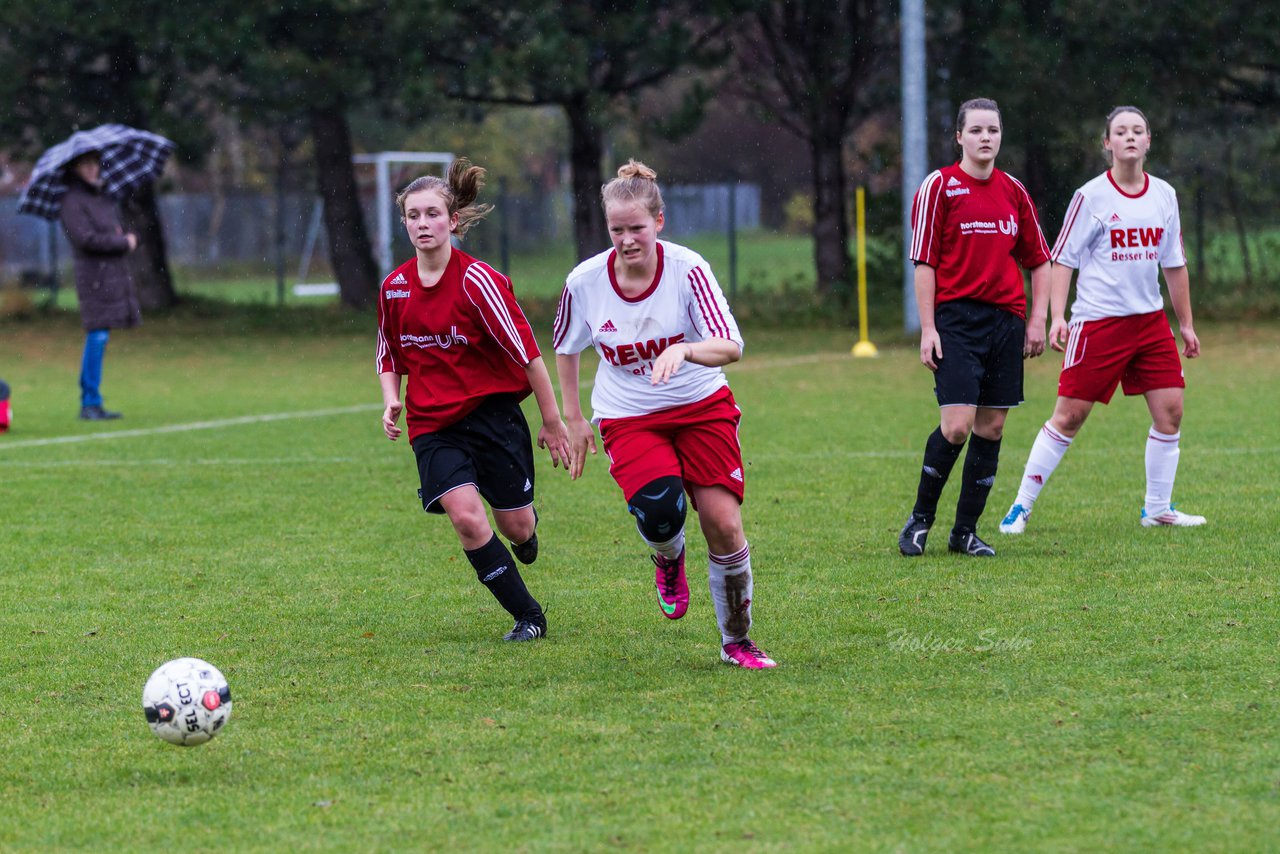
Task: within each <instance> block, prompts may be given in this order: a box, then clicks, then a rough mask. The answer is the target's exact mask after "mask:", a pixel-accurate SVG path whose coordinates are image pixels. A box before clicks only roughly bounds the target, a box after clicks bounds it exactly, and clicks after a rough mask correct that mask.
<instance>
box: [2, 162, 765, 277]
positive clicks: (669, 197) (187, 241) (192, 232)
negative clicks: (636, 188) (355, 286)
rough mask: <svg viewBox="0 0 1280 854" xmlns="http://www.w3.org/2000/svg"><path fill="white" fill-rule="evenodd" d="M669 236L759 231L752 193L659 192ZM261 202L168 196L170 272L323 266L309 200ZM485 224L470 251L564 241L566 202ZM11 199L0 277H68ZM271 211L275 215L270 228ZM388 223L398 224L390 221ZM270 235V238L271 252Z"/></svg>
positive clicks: (49, 243) (37, 225)
mask: <svg viewBox="0 0 1280 854" xmlns="http://www.w3.org/2000/svg"><path fill="white" fill-rule="evenodd" d="M664 196H665V199H666V202H667V211H666V221H667V225H666V230H665V233H666V234H667V235H669V236H673V237H678V236H681V235H688V234H698V233H705V232H711V231H719V232H724V231H726V230H728V229H729V228H731V227H734V228H737V229H740V230H750V229H755V228H759V227H760V207H761V203H760V187H759V186H758V185H754V184H739V185H733V186H731V185H728V184H707V185H696V186H671V187H667V188H664ZM277 199H278V197H277V196H275V195H273V194H271V193H253V192H235V193H227V194H222V195H214V194H210V193H170V194H165V195H162V196H161V197H160V198H159V205H160V218H161V221H162V222H163V224H164V230H165V240H166V242H167V246H168V252H169V261H170V263H171V264H173V265H176V266H181V267H185V268H190V269H197V270H198V269H202V268H210V269H212V268H216V267H227V266H243V267H261V268H274V266H275V264H276V263H277V254H278V253H279V252H282V253H283V255H284V261H285V264H286V267H287V269H288V270H289V271H290V274H291V275H293V274H294V273H296V272H297V271H299V270H300V269H302V268H305V267H307V266H308V265H309V263H310V262H312V261H314V262H317V263H319V262H321V261H322V260H323V259H325V258H327V244H326V242H325V234H324V226H323V220H322V218H321V217H320V216H319V201H318V199H317V197H315V196H313V195H310V194H290V195H285V196H283V198H282V200H281V201H280V202H278V201H277ZM490 200H491V201H493V202H494V203H495V204H496V205H497V210H496V211H495V213H494V214H493V215H492V217H491V220H492V222H491V224H490V225H489V226H488V227H486V228H484V229H479V230H477V231H476V232H474V233H473V237H472V238H471V240H470V241H469V242H471V243H472V245H474V246H476V248H477V251H486V252H490V253H492V252H495V251H496V248H497V247H498V246H499V245H500V244H501V243H503V242H505V243H506V245H507V246H508V247H509V248H510V249H511V250H512V251H516V252H519V251H524V250H527V249H530V248H534V247H536V246H538V245H541V244H545V243H547V242H554V241H561V240H569V239H571V236H572V217H571V214H570V211H571V199H570V196H569V194H568V193H567V192H562V191H557V192H551V193H543V194H528V195H524V194H521V195H516V194H511V195H508V194H505V193H495V194H494V196H492V197H491V198H490ZM17 201H18V200H17V197H16V196H6V197H0V277H2V278H5V279H9V280H13V279H20V278H25V279H28V280H35V279H38V278H42V277H45V276H47V275H49V274H50V273H51V272H52V271H53V270H54V269H55V268H56V269H59V270H61V271H63V272H64V273H65V271H66V270H67V269H69V266H70V262H71V248H70V246H69V245H68V243H67V240H66V237H65V235H63V233H62V229H61V227H60V226H59V225H58V224H57V223H49V222H46V221H44V220H41V219H38V218H36V217H31V216H24V215H19V214H18V213H17V212H16V208H17ZM277 204H279V205H280V209H279V212H280V214H281V216H280V219H279V222H280V223H282V225H283V228H282V229H281V228H279V227H278V226H277ZM374 213H375V211H374V209H373V204H372V202H370V203H369V204H367V205H366V206H365V222H366V223H367V224H368V225H369V236H370V240H376V239H377V236H376V233H375V229H374V223H375V222H376V217H375V216H374ZM397 222H398V217H397ZM277 235H279V236H280V243H279V248H278V247H277V239H278V237H277ZM392 236H393V257H396V258H404V257H408V256H409V255H410V254H412V249H411V248H410V246H409V243H408V240H407V239H406V238H405V236H404V233H403V230H401V229H400V228H399V227H398V225H397V227H395V228H394V229H393V235H392Z"/></svg>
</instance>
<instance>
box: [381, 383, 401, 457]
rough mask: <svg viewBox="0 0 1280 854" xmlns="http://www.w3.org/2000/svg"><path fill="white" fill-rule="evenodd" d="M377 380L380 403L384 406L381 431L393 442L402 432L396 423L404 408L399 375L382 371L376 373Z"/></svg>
mask: <svg viewBox="0 0 1280 854" xmlns="http://www.w3.org/2000/svg"><path fill="white" fill-rule="evenodd" d="M378 381H379V382H380V383H381V384H382V405H383V406H384V407H385V409H383V410H382V432H384V433H386V434H387V438H388V439H390V440H391V441H393V442H394V441H395V440H396V439H399V438H400V433H401V432H402V431H401V429H400V427H398V426H397V425H396V422H397V421H399V420H400V412H401V410H403V409H404V404H403V403H401V402H400V375H399V374H397V373H395V372H394V371H384V372H382V373H380V374H378Z"/></svg>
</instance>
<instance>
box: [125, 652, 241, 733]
mask: <svg viewBox="0 0 1280 854" xmlns="http://www.w3.org/2000/svg"><path fill="white" fill-rule="evenodd" d="M142 711H143V713H144V714H145V715H146V716H147V723H148V724H149V725H150V726H151V731H152V732H154V733H155V734H156V736H157V737H159V738H161V739H163V740H165V741H167V742H169V743H170V744H181V745H183V746H186V747H191V746H193V745H196V744H204V743H205V742H206V741H208V740H209V739H211V738H213V737H214V736H215V735H217V734H218V730H220V729H222V728H223V727H224V726H225V725H226V723H227V720H228V719H229V718H230V717H231V689H230V688H229V687H227V680H226V679H225V678H223V676H222V674H221V673H220V672H219V671H218V668H216V667H214V666H213V665H212V664H210V663H209V662H207V661H201V660H200V659H198V658H175V659H174V660H173V661H170V662H166V663H165V664H162V665H160V666H159V667H158V668H156V672H155V673H152V674H151V678H150V679H148V680H147V684H146V686H145V687H144V688H143V689H142Z"/></svg>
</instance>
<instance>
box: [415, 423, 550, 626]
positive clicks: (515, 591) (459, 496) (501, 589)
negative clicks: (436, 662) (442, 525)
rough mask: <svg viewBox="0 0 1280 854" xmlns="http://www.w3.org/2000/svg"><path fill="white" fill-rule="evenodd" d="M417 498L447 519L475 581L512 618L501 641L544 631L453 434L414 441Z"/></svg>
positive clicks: (466, 454) (466, 451) (534, 602)
mask: <svg viewBox="0 0 1280 854" xmlns="http://www.w3.org/2000/svg"><path fill="white" fill-rule="evenodd" d="M413 450H414V453H415V454H416V456H417V458H418V474H419V479H420V481H421V484H422V488H421V490H420V491H419V494H420V495H421V497H422V507H423V509H424V510H426V511H427V512H428V513H443V514H446V515H447V516H448V517H449V521H450V523H451V524H452V525H453V529H454V531H455V532H456V533H457V535H458V540H459V542H461V544H462V549H463V552H464V553H465V554H466V557H467V561H468V562H469V563H470V564H471V567H472V569H474V570H475V573H476V578H477V580H479V582H480V583H481V584H483V585H484V586H485V587H486V588H487V589H488V590H489V593H490V594H492V596H493V597H494V598H495V599H496V600H498V604H500V605H501V606H502V607H503V609H504V610H506V611H507V613H509V614H510V615H511V616H512V617H513V618H515V620H516V624H515V627H514V628H513V629H512V630H511V632H509V633H508V634H507V635H506V636H505V639H506V640H533V639H535V638H538V637H543V636H545V635H546V633H547V622H546V617H545V616H544V615H543V612H542V606H541V605H539V604H538V602H537V600H535V599H534V598H533V596H531V595H530V594H529V590H528V588H527V587H526V586H525V583H524V579H523V578H522V577H521V576H520V571H519V570H518V569H517V568H516V564H515V560H514V559H513V558H512V557H511V553H510V552H509V551H508V550H507V547H506V546H504V545H503V544H502V540H500V539H498V535H497V534H495V533H494V532H493V528H492V526H490V524H489V517H488V515H487V514H486V512H485V507H484V501H483V500H482V499H481V497H480V492H479V483H478V481H480V477H479V475H478V474H477V471H476V462H475V459H474V458H473V456H472V454H471V452H470V449H469V448H468V447H467V444H466V442H465V440H459V439H458V437H457V436H456V435H455V433H453V432H448V433H444V432H442V433H434V434H424V435H422V436H418V437H417V438H416V439H414V442H413Z"/></svg>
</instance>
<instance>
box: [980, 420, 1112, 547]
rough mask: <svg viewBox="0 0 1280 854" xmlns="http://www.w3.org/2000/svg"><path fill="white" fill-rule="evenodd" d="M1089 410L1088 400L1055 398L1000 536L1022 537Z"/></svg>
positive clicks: (1029, 457) (1003, 522) (1001, 527)
mask: <svg viewBox="0 0 1280 854" xmlns="http://www.w3.org/2000/svg"><path fill="white" fill-rule="evenodd" d="M1092 410H1093V401H1091V400H1079V399H1078V398H1074V397H1059V398H1058V402H1057V404H1055V405H1054V408H1053V415H1052V416H1050V418H1049V420H1048V421H1046V422H1045V423H1044V425H1043V426H1042V427H1041V428H1040V432H1039V433H1037V434H1036V440H1035V441H1034V442H1032V443H1031V453H1029V454H1028V455H1027V464H1026V466H1025V467H1024V468H1023V470H1022V481H1021V482H1020V483H1019V484H1018V496H1017V498H1015V499H1014V500H1013V506H1012V507H1010V508H1009V512H1008V513H1006V514H1005V517H1004V520H1003V521H1002V522H1001V523H1000V533H1002V534H1021V533H1022V532H1023V531H1024V530H1026V527H1027V519H1028V518H1029V517H1030V516H1031V510H1032V508H1033V507H1035V504H1036V499H1038V498H1039V497H1040V490H1042V489H1044V485H1045V484H1046V483H1048V482H1049V477H1050V475H1052V474H1053V472H1054V470H1056V469H1057V468H1058V463H1060V462H1062V458H1063V456H1065V455H1066V453H1067V449H1068V448H1070V447H1071V443H1072V441H1073V440H1074V439H1075V436H1076V433H1078V432H1080V428H1081V427H1082V426H1084V422H1085V419H1086V418H1088V417H1089V413H1090V412H1091V411H1092Z"/></svg>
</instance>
